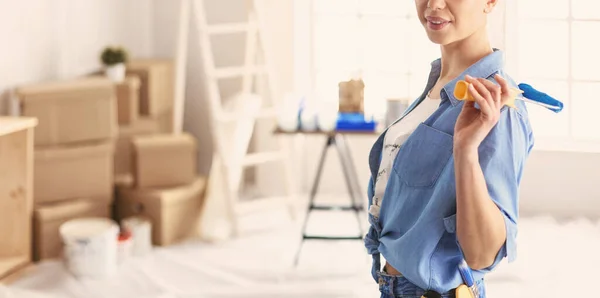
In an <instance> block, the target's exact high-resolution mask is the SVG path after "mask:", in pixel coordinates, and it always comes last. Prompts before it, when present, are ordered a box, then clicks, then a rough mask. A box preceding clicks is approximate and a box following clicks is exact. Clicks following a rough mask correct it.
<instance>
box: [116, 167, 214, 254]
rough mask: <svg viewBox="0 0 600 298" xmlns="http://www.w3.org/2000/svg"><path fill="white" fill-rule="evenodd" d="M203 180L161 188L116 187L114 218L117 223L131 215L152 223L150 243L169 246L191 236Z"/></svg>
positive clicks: (194, 232)
mask: <svg viewBox="0 0 600 298" xmlns="http://www.w3.org/2000/svg"><path fill="white" fill-rule="evenodd" d="M205 188H206V177H196V178H195V179H194V181H193V182H192V183H191V184H188V185H184V186H179V187H174V188H164V189H135V188H131V187H118V188H117V198H116V203H115V205H116V215H117V218H118V219H119V220H122V219H124V218H128V217H130V216H134V215H140V216H144V217H146V218H149V219H150V221H151V222H152V243H153V244H154V245H160V246H163V245H171V244H174V243H177V242H179V241H181V240H184V239H186V238H189V237H193V236H194V235H196V233H197V226H198V220H199V218H200V214H201V208H202V206H203V201H204V191H205Z"/></svg>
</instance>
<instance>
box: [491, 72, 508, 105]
mask: <svg viewBox="0 0 600 298" xmlns="http://www.w3.org/2000/svg"><path fill="white" fill-rule="evenodd" d="M494 79H496V82H498V84H500V90H501V91H502V95H503V96H502V105H504V104H505V103H506V102H507V101H509V100H510V96H508V95H510V94H511V90H510V86H509V85H508V82H507V81H506V80H505V79H504V78H503V77H502V76H501V75H499V74H496V75H495V76H494Z"/></svg>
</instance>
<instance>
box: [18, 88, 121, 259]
mask: <svg viewBox="0 0 600 298" xmlns="http://www.w3.org/2000/svg"><path fill="white" fill-rule="evenodd" d="M17 92H18V95H19V99H20V104H21V114H22V115H24V116H27V117H36V118H37V119H38V121H39V124H38V126H37V128H36V130H35V132H34V144H35V150H34V151H35V153H34V155H35V156H34V179H33V185H34V187H33V188H34V189H33V198H34V199H33V200H34V215H33V216H34V222H33V244H34V249H33V259H34V260H36V261H37V260H43V259H48V258H55V257H58V256H60V255H61V252H62V243H61V240H60V237H59V233H58V227H59V226H60V225H61V224H62V223H63V222H65V221H67V220H70V219H73V218H77V217H84V216H100V217H109V216H110V205H111V204H112V202H113V152H114V140H115V137H116V135H117V126H116V123H117V115H116V107H115V87H114V84H113V83H112V82H110V81H109V80H107V79H105V78H101V77H93V78H78V79H74V80H65V81H57V82H49V83H42V84H35V85H30V86H25V87H22V88H19V89H18V91H17Z"/></svg>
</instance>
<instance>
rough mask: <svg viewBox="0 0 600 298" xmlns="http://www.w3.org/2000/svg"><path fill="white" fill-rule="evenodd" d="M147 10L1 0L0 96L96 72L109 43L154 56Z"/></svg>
mask: <svg viewBox="0 0 600 298" xmlns="http://www.w3.org/2000/svg"><path fill="white" fill-rule="evenodd" d="M151 9H152V7H151V5H148V3H147V2H146V1H141V0H137V1H119V0H87V1H78V0H54V1H46V0H27V1H12V0H0V36H2V38H3V41H2V47H0V53H1V56H2V59H1V60H0V61H1V62H0V92H3V91H5V90H6V89H7V88H12V87H14V86H16V85H19V84H26V83H30V82H38V81H44V80H51V79H60V78H67V77H72V76H77V75H82V74H85V73H89V72H91V71H95V70H97V69H98V68H99V67H100V63H99V60H98V57H99V54H100V51H101V50H102V48H103V47H104V46H106V45H109V44H121V45H123V46H126V47H127V48H129V49H130V51H131V55H133V56H138V55H141V56H146V55H152V47H151V44H152V35H151V31H150V28H151V26H150V25H151V18H150V16H151V14H150V12H151ZM0 106H1V108H0V111H2V112H5V111H4V108H5V104H2V105H0Z"/></svg>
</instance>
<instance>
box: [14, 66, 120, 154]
mask: <svg viewBox="0 0 600 298" xmlns="http://www.w3.org/2000/svg"><path fill="white" fill-rule="evenodd" d="M16 94H17V96H18V97H19V100H20V108H21V115H23V116H28V117H35V118H37V119H38V122H39V124H38V126H37V127H36V130H35V134H34V140H35V145H36V146H48V145H62V144H71V143H77V142H85V141H96V140H105V139H112V138H115V137H116V134H117V112H116V111H117V108H116V103H115V85H114V83H112V82H111V81H110V80H108V79H107V78H102V77H84V78H78V79H72V80H63V81H53V82H47V83H39V84H34V85H28V86H23V87H20V88H18V89H17V91H16Z"/></svg>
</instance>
